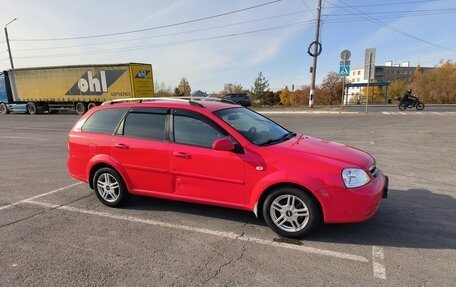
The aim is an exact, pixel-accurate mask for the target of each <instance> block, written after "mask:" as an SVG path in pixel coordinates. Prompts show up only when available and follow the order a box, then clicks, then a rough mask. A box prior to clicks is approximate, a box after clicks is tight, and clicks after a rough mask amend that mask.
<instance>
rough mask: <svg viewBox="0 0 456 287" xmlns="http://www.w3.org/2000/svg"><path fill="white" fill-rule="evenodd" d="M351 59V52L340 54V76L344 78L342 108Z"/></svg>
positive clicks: (346, 51) (345, 51)
mask: <svg viewBox="0 0 456 287" xmlns="http://www.w3.org/2000/svg"><path fill="white" fill-rule="evenodd" d="M350 57H351V52H350V51H349V50H343V51H342V53H340V58H341V59H342V61H340V67H339V76H342V77H343V78H342V101H341V102H340V108H342V107H343V105H344V98H345V77H346V76H350V60H349V59H350Z"/></svg>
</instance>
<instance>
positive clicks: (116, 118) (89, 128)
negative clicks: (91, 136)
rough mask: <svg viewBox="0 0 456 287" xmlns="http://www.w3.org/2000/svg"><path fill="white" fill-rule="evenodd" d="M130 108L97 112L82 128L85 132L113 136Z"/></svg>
mask: <svg viewBox="0 0 456 287" xmlns="http://www.w3.org/2000/svg"><path fill="white" fill-rule="evenodd" d="M127 110H128V108H113V109H105V110H100V111H98V112H95V113H94V114H93V115H91V116H90V117H89V118H88V119H87V120H86V121H85V123H84V125H83V126H82V131H83V132H89V133H98V134H113V133H114V130H115V129H116V127H117V125H118V124H119V122H120V120H121V119H122V118H123V116H124V115H125V113H126V112H127Z"/></svg>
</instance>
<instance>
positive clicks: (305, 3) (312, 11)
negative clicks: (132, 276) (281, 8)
mask: <svg viewBox="0 0 456 287" xmlns="http://www.w3.org/2000/svg"><path fill="white" fill-rule="evenodd" d="M301 2H302V3H303V4H304V6H306V8H307V9H309V10H310V11H311V13H312V14H313V15H314V17H315V19H316V18H317V14H315V11H314V10H312V9H310V6H309V4H307V2H306V0H301ZM315 10H316V9H315Z"/></svg>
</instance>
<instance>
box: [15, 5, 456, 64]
mask: <svg viewBox="0 0 456 287" xmlns="http://www.w3.org/2000/svg"><path fill="white" fill-rule="evenodd" d="M444 10H445V9H444ZM303 12H308V11H307V10H303V11H298V12H292V13H286V14H281V15H276V16H270V17H265V18H259V19H254V20H249V21H243V22H237V23H232V24H227V25H219V26H213V27H207V28H202V29H195V30H188V31H183V32H176V33H169V34H161V35H153V36H148V37H140V38H133V39H126V40H118V41H108V42H101V43H91V44H82V45H68V46H60V47H44V48H31V49H18V50H16V51H17V52H25V51H43V50H55V49H65V48H78V47H86V46H98V45H105V44H116V43H121V42H131V41H136V40H144V39H149V38H159V37H165V36H173V35H180V34H188V33H191V32H197V31H206V30H211V29H218V28H222V27H229V26H234V25H240V24H245V23H251V22H257V21H261V20H267V19H272V18H278V17H283V16H288V15H293V14H299V13H303ZM450 13H456V10H455V9H449V10H445V11H439V12H438V13H432V14H431V13H429V14H420V15H402V16H401V17H416V16H427V15H437V14H450ZM344 15H346V16H348V15H353V13H351V14H330V15H322V17H324V20H322V22H323V23H325V24H335V23H342V22H343V23H348V22H359V21H369V19H365V18H359V17H356V18H343V19H332V20H326V17H327V16H344ZM397 17H398V15H385V16H379V17H377V19H390V18H397ZM309 23H312V22H309ZM320 34H321V37H323V29H321V32H320ZM217 37H218V36H217ZM188 41H189V43H191V42H192V41H194V40H191V39H190V40H188ZM197 41H198V40H197ZM168 43H175V42H168ZM177 44H182V43H181V41H179V42H178V43H177ZM159 45H161V44H159ZM154 47H155V46H154ZM124 48H128V47H123V48H120V49H124ZM113 49H114V48H113ZM104 51H106V50H104ZM107 51H110V50H107ZM68 53H70V54H71V53H76V52H71V51H69V52H68ZM58 55H67V53H65V54H58ZM46 57H47V56H46ZM19 58H21V57H19ZM31 58H34V56H32V57H31Z"/></svg>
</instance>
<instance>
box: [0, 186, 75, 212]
mask: <svg viewBox="0 0 456 287" xmlns="http://www.w3.org/2000/svg"><path fill="white" fill-rule="evenodd" d="M80 184H82V182H77V183H73V184H70V185H67V186H65V187H61V188H58V189H54V190H51V191H49V192H46V193H42V194H39V195H35V196H33V197H30V198H26V199H23V200H19V201H17V202H15V203H11V204H8V205H5V206H1V207H0V210H3V209H7V208H9V207H13V206H16V205H18V204H21V203H24V202H27V201H30V200H34V199H37V198H40V197H43V196H46V195H50V194H53V193H56V192H59V191H62V190H65V189H68V188H71V187H74V186H76V185H80Z"/></svg>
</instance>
